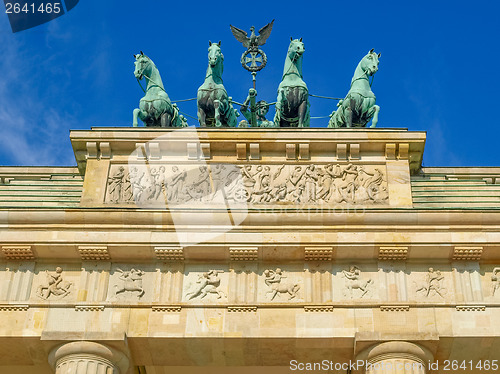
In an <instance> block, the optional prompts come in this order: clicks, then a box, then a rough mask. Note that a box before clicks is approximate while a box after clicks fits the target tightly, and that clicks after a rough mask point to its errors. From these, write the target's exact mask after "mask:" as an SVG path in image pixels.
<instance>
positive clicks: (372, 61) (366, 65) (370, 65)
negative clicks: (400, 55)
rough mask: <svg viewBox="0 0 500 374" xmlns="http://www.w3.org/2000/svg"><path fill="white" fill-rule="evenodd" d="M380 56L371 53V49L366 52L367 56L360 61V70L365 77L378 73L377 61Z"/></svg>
mask: <svg viewBox="0 0 500 374" xmlns="http://www.w3.org/2000/svg"><path fill="white" fill-rule="evenodd" d="M380 56H381V54H380V53H379V54H377V53H375V52H374V51H373V48H372V49H371V50H370V52H368V54H367V55H366V56H365V57H363V59H362V60H361V64H360V65H361V68H362V69H363V71H364V72H365V73H366V74H367V75H370V76H371V75H373V74H375V73H376V72H377V71H378V59H379V58H380Z"/></svg>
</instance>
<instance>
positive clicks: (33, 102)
mask: <svg viewBox="0 0 500 374" xmlns="http://www.w3.org/2000/svg"><path fill="white" fill-rule="evenodd" d="M6 19H7V17H5V20H2V21H0V45H2V48H3V53H2V58H1V59H0V71H1V72H2V79H1V80H0V164H11V165H12V164H16V165H74V164H75V161H74V156H73V154H72V150H71V146H70V145H69V136H68V135H69V134H68V131H67V129H68V128H69V127H70V126H72V124H75V121H74V119H73V118H72V116H71V115H70V114H69V113H67V112H65V111H64V110H62V109H61V108H57V107H55V106H54V104H53V103H52V102H47V101H48V100H46V98H45V97H42V95H41V94H39V92H40V90H39V89H38V88H39V85H40V84H45V82H44V81H43V80H41V79H39V78H40V77H37V74H36V73H35V72H34V69H33V65H32V64H33V58H27V57H26V56H30V51H29V49H28V48H27V46H26V44H25V43H24V42H23V40H24V38H23V36H22V35H19V34H12V32H11V30H10V26H9V25H8V24H7V22H6ZM30 57H32V56H30Z"/></svg>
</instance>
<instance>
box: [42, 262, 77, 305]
mask: <svg viewBox="0 0 500 374" xmlns="http://www.w3.org/2000/svg"><path fill="white" fill-rule="evenodd" d="M62 271H63V270H62V268H61V267H59V266H58V267H56V271H55V272H49V271H48V270H45V275H46V277H45V281H42V282H41V283H40V285H39V286H38V288H37V290H36V295H37V296H38V297H39V298H41V299H43V300H48V299H49V298H53V299H62V298H64V297H65V296H68V295H69V294H70V293H71V289H72V287H73V283H72V282H69V281H66V280H64V279H63V277H62Z"/></svg>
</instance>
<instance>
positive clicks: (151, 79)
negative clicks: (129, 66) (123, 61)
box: [132, 51, 187, 127]
mask: <svg viewBox="0 0 500 374" xmlns="http://www.w3.org/2000/svg"><path fill="white" fill-rule="evenodd" d="M134 57H135V70H134V75H135V77H136V78H137V81H138V82H139V84H140V81H141V80H142V78H145V79H146V90H145V91H144V92H145V95H144V97H143V98H142V99H141V100H140V101H139V108H137V109H134V112H133V122H132V126H134V127H137V125H138V124H137V118H140V119H141V121H143V122H144V123H145V124H146V126H156V127H160V126H161V127H186V126H187V121H186V119H185V118H184V116H182V115H180V114H179V109H178V108H177V106H176V105H175V104H172V102H171V101H170V98H169V97H168V95H167V92H166V91H165V89H164V88H163V83H162V80H161V77H160V73H159V72H158V69H157V68H156V65H155V64H154V63H153V61H152V60H151V59H150V58H149V57H148V56H146V55H145V54H144V53H143V52H142V51H141V53H140V54H137V55H134ZM141 87H142V86H141Z"/></svg>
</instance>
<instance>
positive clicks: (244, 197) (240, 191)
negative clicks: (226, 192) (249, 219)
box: [234, 187, 250, 203]
mask: <svg viewBox="0 0 500 374" xmlns="http://www.w3.org/2000/svg"><path fill="white" fill-rule="evenodd" d="M249 198H250V194H249V193H248V191H247V189H246V188H245V187H238V188H237V189H236V191H234V200H236V201H237V202H239V203H245V202H247V201H248V199H249Z"/></svg>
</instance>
